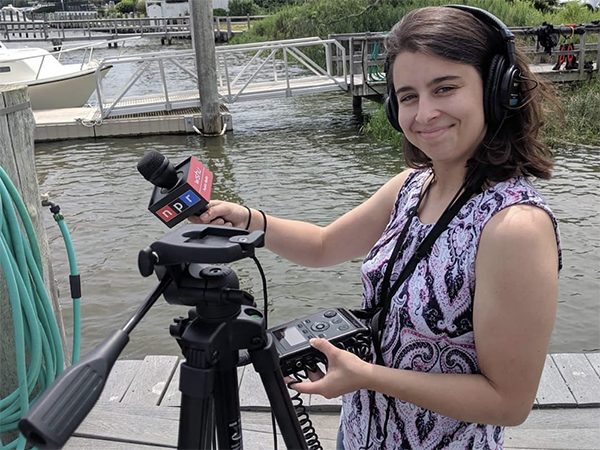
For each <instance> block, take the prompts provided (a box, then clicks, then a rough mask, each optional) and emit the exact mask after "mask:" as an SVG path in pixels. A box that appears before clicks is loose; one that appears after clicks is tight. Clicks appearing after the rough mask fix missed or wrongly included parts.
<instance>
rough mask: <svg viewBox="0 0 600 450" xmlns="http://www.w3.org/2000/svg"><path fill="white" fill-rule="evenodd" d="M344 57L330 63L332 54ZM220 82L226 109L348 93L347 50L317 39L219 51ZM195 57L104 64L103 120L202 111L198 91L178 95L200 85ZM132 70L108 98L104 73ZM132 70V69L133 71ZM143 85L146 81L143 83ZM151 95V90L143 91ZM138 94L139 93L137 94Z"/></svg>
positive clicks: (179, 54)
mask: <svg viewBox="0 0 600 450" xmlns="http://www.w3.org/2000/svg"><path fill="white" fill-rule="evenodd" d="M332 51H333V52H335V54H336V55H340V57H339V58H338V59H337V60H335V61H334V60H333V59H332V58H331V52H332ZM216 59H217V78H218V79H217V83H218V91H219V98H220V100H221V102H222V103H223V104H232V103H237V102H242V101H249V100H262V99H266V98H271V97H281V96H283V97H291V96H294V95H300V94H314V93H319V92H328V91H342V92H346V91H347V90H348V86H349V78H348V72H347V69H346V65H345V64H344V61H345V59H346V58H345V49H344V47H343V46H342V45H341V44H340V43H339V42H337V41H336V40H335V39H320V38H318V37H310V38H302V39H292V40H285V41H270V42H262V43H253V44H240V45H228V46H219V47H217V48H216ZM194 61H195V53H194V52H193V51H192V50H189V51H188V50H186V51H167V52H164V51H161V52H156V53H145V54H143V55H127V54H124V55H120V56H116V57H111V58H105V59H103V60H102V61H101V62H100V64H99V66H98V68H97V70H96V74H97V77H96V95H97V101H98V109H99V115H100V117H101V118H102V119H106V118H109V117H115V116H122V115H129V114H140V113H148V112H155V111H171V110H177V109H185V108H194V107H198V106H199V104H200V102H199V93H198V89H197V88H190V89H188V90H180V89H177V87H175V88H173V87H172V86H173V85H174V84H176V85H177V86H178V87H180V86H182V85H183V84H186V83H185V82H184V79H185V81H187V84H188V85H189V86H197V81H198V80H197V73H196V70H195V67H194ZM108 66H112V69H111V70H121V66H128V68H124V69H123V70H125V71H127V70H129V71H130V72H131V76H130V77H129V79H128V80H127V81H126V82H125V83H124V85H123V86H122V88H121V89H120V90H119V91H118V92H117V93H116V95H112V96H110V95H107V94H106V91H107V89H106V86H105V83H106V82H107V79H104V80H103V79H102V76H101V74H102V70H103V69H105V68H106V67H108ZM132 67H133V68H134V70H131V68H132ZM149 78H151V79H153V80H155V81H156V82H155V83H153V84H154V88H155V92H153V93H146V94H144V95H134V93H135V92H136V86H137V85H139V84H140V80H142V83H146V84H147V80H148V79H149ZM144 80H145V81H144ZM145 89H146V90H147V87H146V88H145ZM137 90H138V91H139V89H137Z"/></svg>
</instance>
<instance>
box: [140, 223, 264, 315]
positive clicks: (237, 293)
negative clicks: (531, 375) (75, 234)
mask: <svg viewBox="0 0 600 450" xmlns="http://www.w3.org/2000/svg"><path fill="white" fill-rule="evenodd" d="M263 245H264V233H263V232H262V231H254V232H252V233H250V232H248V231H246V230H242V229H239V228H231V227H224V226H209V225H187V226H185V227H182V228H180V229H178V230H176V231H174V232H173V233H170V234H168V235H166V236H165V237H163V238H161V239H159V240H158V241H156V242H154V243H153V244H151V245H150V246H149V247H147V248H145V249H144V250H141V251H140V253H139V255H138V267H139V269H140V273H141V274H142V276H144V277H147V276H150V275H151V274H152V273H153V272H155V273H156V275H157V277H158V278H159V280H162V279H163V278H164V277H165V276H166V275H167V274H168V275H170V276H171V277H172V278H173V283H172V284H171V285H170V286H169V287H168V288H167V289H166V290H165V292H164V297H165V300H166V301H167V302H168V303H170V304H175V305H187V306H196V308H197V310H198V312H201V311H203V312H204V314H202V315H203V316H205V317H207V318H213V319H220V318H223V317H226V316H229V315H231V314H233V313H235V312H236V311H239V305H253V304H254V298H253V297H252V296H251V295H250V294H248V293H246V292H244V291H241V290H239V289H238V288H239V282H238V278H237V275H236V274H235V272H234V271H233V270H231V269H230V268H229V267H227V266H215V265H207V264H214V263H228V262H233V261H237V260H240V259H243V258H249V257H254V250H255V248H256V247H262V246H263Z"/></svg>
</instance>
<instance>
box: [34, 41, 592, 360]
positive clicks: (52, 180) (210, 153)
mask: <svg viewBox="0 0 600 450" xmlns="http://www.w3.org/2000/svg"><path fill="white" fill-rule="evenodd" d="M136 45H138V46H139V48H143V49H145V50H144V51H150V50H151V49H154V48H156V49H160V46H154V45H155V44H150V43H148V42H145V43H138V44H136ZM188 46H189V42H187V41H186V42H185V43H181V44H179V49H181V48H187V47H188ZM165 48H167V47H163V49H165ZM113 51H114V49H113ZM107 52H108V50H107V49H104V50H102V51H99V52H98V53H99V55H103V54H108V53H107ZM110 77H113V78H110ZM119 77H122V78H123V77H124V78H123V80H125V79H126V77H125V76H124V75H123V74H119V73H118V72H117V71H111V72H109V74H108V77H107V81H109V83H114V84H117V83H118V82H119V81H120V80H119ZM123 80H121V81H123ZM149 82H150V81H149ZM182 83H184V82H183V81H182ZM351 103H352V100H351V98H350V97H349V96H347V95H344V94H342V93H339V94H338V93H329V94H321V95H312V96H298V97H293V98H288V99H284V98H277V99H270V100H265V101H261V102H247V103H241V104H234V105H231V106H230V110H231V113H232V116H233V122H234V131H233V132H230V133H227V134H226V135H224V136H223V137H219V138H211V139H206V138H203V137H200V136H197V135H184V136H151V137H136V138H119V139H117V138H110V139H99V140H97V141H93V140H88V141H86V140H78V141H66V142H57V143H38V144H36V147H35V150H36V164H37V171H38V175H39V181H40V188H41V190H42V192H50V195H51V198H52V200H53V201H54V202H57V203H59V204H60V206H61V208H62V210H63V213H64V215H65V218H66V221H67V223H68V226H69V228H70V231H71V235H72V238H73V242H74V246H75V250H76V253H77V259H78V264H79V270H80V273H81V277H82V283H83V286H82V290H83V299H82V314H83V321H82V335H83V338H82V353H85V352H87V351H89V350H90V349H91V348H93V347H94V346H95V345H96V344H97V343H98V342H99V341H101V340H102V339H103V338H104V337H105V336H106V335H107V334H108V333H109V332H110V331H111V330H114V329H117V328H120V327H121V326H122V325H123V324H124V323H125V322H126V321H127V319H128V318H129V317H130V316H131V314H133V312H134V311H135V309H136V308H137V306H138V305H139V304H140V303H141V302H142V301H143V299H144V298H145V296H146V295H147V294H148V293H149V292H150V290H151V289H152V288H153V287H154V286H155V285H156V282H157V281H156V279H155V278H154V277H150V278H143V277H142V276H141V275H140V274H139V272H138V269H137V255H138V252H139V251H140V250H141V249H143V248H145V247H146V246H148V245H149V244H150V243H152V242H153V241H155V240H156V239H159V238H160V237H162V236H164V235H165V234H166V233H168V229H167V228H166V227H164V226H163V225H162V224H161V223H160V222H159V221H158V220H157V219H155V218H154V217H153V216H152V215H151V214H150V213H149V212H148V211H147V209H146V208H147V205H148V200H149V197H150V194H151V191H152V186H151V185H150V184H149V183H148V182H146V181H145V180H144V179H143V178H142V177H141V175H139V173H138V172H137V169H136V164H137V162H138V160H139V159H140V158H141V157H142V156H143V155H144V154H145V153H146V152H147V151H149V150H156V151H159V152H161V153H163V154H164V155H166V156H167V157H168V158H169V159H170V160H171V161H172V162H174V163H179V162H180V161H182V160H183V159H185V158H187V157H188V156H190V155H194V156H196V157H197V158H198V159H199V160H200V161H201V162H202V163H203V164H204V165H206V166H207V167H208V168H209V169H210V170H211V171H212V172H213V174H214V182H213V193H212V197H213V198H218V199H224V200H229V201H234V202H239V203H242V204H245V205H248V206H252V207H254V208H261V209H263V210H265V211H266V212H267V213H268V214H272V215H275V216H278V217H283V218H290V219H300V220H306V221H311V222H314V223H316V224H319V225H326V224H328V223H330V222H331V221H333V220H335V219H336V218H337V217H339V216H340V215H342V214H344V213H345V212H347V211H348V210H350V209H351V208H353V207H355V206H357V205H359V204H360V203H361V202H363V201H364V200H366V199H367V198H368V197H369V196H370V195H372V194H373V193H374V192H375V191H376V190H377V189H378V188H379V187H380V186H381V185H382V184H384V183H385V182H386V181H387V180H388V179H390V178H391V177H393V176H394V175H395V174H397V173H398V172H399V171H401V170H403V169H404V163H403V158H402V156H401V154H400V152H399V150H398V149H396V148H392V147H390V146H389V145H385V144H380V143H377V142H375V141H374V140H373V139H372V138H371V137H370V136H365V135H363V134H361V133H360V131H359V128H360V117H356V116H355V115H353V113H352V107H351ZM375 108H376V106H375V105H373V104H370V103H366V104H365V105H364V111H365V113H367V114H368V113H369V112H372V111H374V110H375ZM555 155H556V158H555V164H556V166H555V170H554V178H553V179H552V180H550V181H536V182H535V185H536V186H537V187H538V188H539V189H540V191H541V192H542V193H543V195H544V196H545V197H546V199H547V201H548V202H549V204H550V205H551V207H552V208H553V210H554V212H555V214H556V216H557V218H558V220H559V223H560V229H561V233H562V239H563V258H564V269H563V272H562V274H561V279H560V297H559V307H558V317H557V320H556V325H555V329H554V333H553V335H552V341H551V345H550V351H551V352H581V351H598V350H600V292H599V291H600V286H599V283H600V282H599V279H600V237H599V233H598V230H599V229H600V207H599V206H600V194H599V193H600V177H599V173H600V149H599V148H557V149H555ZM46 223H47V230H48V235H49V239H50V247H51V251H52V259H53V266H54V271H55V274H56V277H57V279H58V285H59V289H60V295H61V304H62V307H63V315H64V319H65V325H66V326H67V329H68V332H69V334H70V326H71V318H72V306H71V304H70V299H69V290H68V261H67V257H66V254H65V252H64V244H63V242H62V238H61V237H60V232H59V229H58V227H57V226H56V224H55V223H54V221H53V220H52V218H51V215H50V213H48V214H47V217H46ZM257 256H258V258H259V260H260V261H261V263H262V265H263V268H264V270H265V273H266V277H267V281H268V293H269V306H268V317H269V325H270V326H273V325H276V324H278V323H282V322H285V321H288V320H291V319H292V318H296V317H301V316H304V315H308V314H311V313H313V312H316V311H318V310H321V309H324V308H327V307H334V306H345V307H357V306H359V304H360V298H361V282H360V265H361V260H360V259H356V260H354V261H350V262H347V263H344V264H340V265H337V266H334V267H329V268H320V269H308V268H303V267H299V266H297V265H294V264H292V263H290V262H287V261H286V260H284V259H282V258H280V257H278V256H276V255H274V254H272V253H270V252H269V251H267V250H265V249H259V250H258V251H257ZM231 266H232V267H233V269H234V270H235V271H236V273H237V274H238V276H239V278H240V285H241V288H242V289H245V290H247V291H248V292H250V293H251V294H253V295H254V296H255V297H256V298H257V301H258V304H259V305H260V306H261V307H262V285H261V280H260V276H259V273H258V271H257V270H256V268H255V266H254V264H253V263H252V261H249V260H244V261H239V262H236V263H234V264H232V265H231ZM186 314H187V308H185V307H181V306H173V305H169V304H167V303H166V302H165V301H164V300H163V299H162V298H161V299H160V300H159V301H158V302H157V303H156V305H155V306H154V307H153V308H152V309H151V310H150V312H149V313H148V315H147V316H146V318H145V319H144V320H143V321H142V323H141V324H140V325H139V326H138V327H137V328H136V330H135V331H134V332H133V334H132V335H131V341H130V343H129V345H128V346H127V348H126V349H125V351H124V353H123V355H122V357H127V358H143V357H144V356H145V355H147V354H176V355H178V354H179V347H178V346H177V345H176V342H175V340H174V339H173V338H171V337H170V335H169V331H168V329H169V325H170V324H171V323H172V319H173V318H174V317H178V316H180V315H186Z"/></svg>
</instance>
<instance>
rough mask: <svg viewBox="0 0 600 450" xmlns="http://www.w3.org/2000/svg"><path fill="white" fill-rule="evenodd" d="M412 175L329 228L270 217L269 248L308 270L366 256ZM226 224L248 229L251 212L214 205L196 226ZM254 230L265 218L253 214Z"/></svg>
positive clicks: (402, 176)
mask: <svg viewBox="0 0 600 450" xmlns="http://www.w3.org/2000/svg"><path fill="white" fill-rule="evenodd" d="M409 173H410V171H408V170H407V171H404V172H402V173H401V174H399V175H397V176H396V177H394V178H392V179H391V180H390V181H388V182H387V183H386V184H385V185H384V186H383V187H381V188H380V189H379V190H378V191H377V192H376V193H375V194H373V196H372V197H371V198H369V199H368V200H367V201H365V202H364V203H362V204H361V205H359V206H357V207H356V208H354V209H353V210H352V211H350V212H348V213H346V214H344V215H343V216H342V217H340V218H339V219H337V220H336V221H335V222H333V223H331V224H330V225H328V226H326V227H320V226H317V225H312V224H310V223H306V222H300V221H296V220H286V219H279V218H277V217H273V216H270V215H269V216H267V233H266V235H265V245H266V247H267V248H268V249H269V250H271V251H273V252H274V253H277V254H278V255H280V256H282V257H284V258H285V259H288V260H290V261H292V262H294V263H296V264H300V265H303V266H307V267H324V266H332V265H334V264H338V263H341V262H344V261H348V260H350V259H353V258H356V257H359V256H362V255H365V254H366V253H367V252H368V251H369V250H370V249H371V248H372V247H373V245H374V244H375V242H377V239H379V238H380V237H381V234H382V233H383V230H384V229H385V227H386V225H387V223H388V221H389V219H390V214H391V211H392V208H393V206H394V202H395V200H396V197H397V195H398V191H399V190H400V188H401V187H402V184H403V183H404V181H405V180H406V177H407V176H408V174H409ZM217 217H222V218H223V219H224V220H221V219H217V220H216V221H214V222H213V223H215V224H222V223H223V222H230V223H232V224H233V226H236V227H240V228H245V227H246V224H247V223H248V211H247V210H246V208H245V207H243V206H240V205H236V204H233V203H228V202H221V201H218V200H217V201H211V203H210V208H209V210H208V211H207V212H206V213H204V214H203V215H202V216H200V218H191V219H190V220H191V221H192V222H194V223H210V222H211V221H213V220H215V218H217ZM251 217H252V220H251V223H250V228H249V229H250V230H262V229H263V226H264V222H263V218H262V215H261V214H260V213H259V212H258V211H257V210H255V209H253V210H252V216H251Z"/></svg>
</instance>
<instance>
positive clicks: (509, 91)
mask: <svg viewBox="0 0 600 450" xmlns="http://www.w3.org/2000/svg"><path fill="white" fill-rule="evenodd" d="M445 7H447V8H456V9H460V10H462V11H465V12H468V13H470V14H472V15H474V16H475V17H477V18H478V19H479V20H481V21H482V22H484V23H486V24H487V25H489V26H491V27H492V28H495V29H496V30H498V32H499V33H500V35H501V36H502V40H503V41H504V43H505V45H506V54H496V55H494V57H493V58H492V62H491V64H490V68H489V72H488V76H487V79H486V82H485V86H484V87H483V108H484V111H485V119H486V122H487V123H488V124H490V125H492V126H498V125H500V124H501V123H502V121H503V120H504V119H505V118H506V114H507V112H508V109H509V108H514V107H516V106H519V104H520V101H521V94H520V88H519V83H518V82H517V80H516V78H517V77H518V76H519V75H520V74H521V71H520V70H519V68H518V67H517V63H516V61H517V58H516V56H515V35H514V34H512V32H511V31H510V30H509V29H508V28H507V26H506V25H504V23H503V22H502V21H501V20H500V19H498V18H497V17H496V16H494V15H493V14H491V13H489V12H487V11H486V10H484V9H480V8H475V7H473V6H464V5H445ZM389 66H390V64H389V60H388V61H386V67H385V72H386V77H387V76H388V73H389V72H390V71H389V68H390V67H389ZM387 85H388V97H387V99H386V100H385V113H386V115H387V118H388V120H389V121H390V123H391V124H392V126H393V127H394V128H395V129H396V130H398V131H400V132H401V133H402V128H401V127H400V124H399V123H398V98H397V97H396V89H395V88H394V82H393V80H392V79H389V78H388V79H387Z"/></svg>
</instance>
